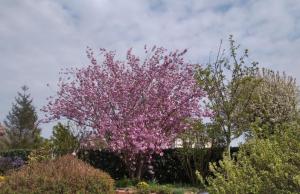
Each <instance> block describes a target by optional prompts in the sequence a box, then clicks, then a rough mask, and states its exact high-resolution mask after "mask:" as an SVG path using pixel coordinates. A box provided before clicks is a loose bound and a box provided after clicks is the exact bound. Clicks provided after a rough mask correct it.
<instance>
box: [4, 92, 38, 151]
mask: <svg viewBox="0 0 300 194" xmlns="http://www.w3.org/2000/svg"><path fill="white" fill-rule="evenodd" d="M21 89H22V91H21V92H18V96H17V97H16V98H15V101H16V102H15V103H13V105H12V109H11V111H10V112H9V114H8V115H7V119H6V120H5V121H4V124H5V127H6V133H7V136H8V138H9V140H10V148H13V149H16V148H28V149H30V148H37V147H38V146H39V145H40V143H41V141H42V138H41V136H40V133H41V129H40V128H38V116H37V113H36V111H35V107H34V106H33V105H32V98H31V96H30V94H29V93H28V87H27V86H23V87H22V88H21Z"/></svg>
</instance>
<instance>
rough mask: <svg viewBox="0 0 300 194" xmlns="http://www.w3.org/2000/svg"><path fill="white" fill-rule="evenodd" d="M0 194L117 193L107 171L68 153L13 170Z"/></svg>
mask: <svg viewBox="0 0 300 194" xmlns="http://www.w3.org/2000/svg"><path fill="white" fill-rule="evenodd" d="M0 193H3V194H4V193H5V194H10V193H18V194H27V193H35V194H42V193H49V194H52V193H53V194H56V193H62V194H75V193H78V194H79V193H90V194H93V193H94V194H99V193H103V194H106V193H114V181H113V179H112V178H111V177H110V176H109V175H108V174H107V173H104V172H103V171H100V170H97V169H94V168H93V167H91V166H90V165H88V164H86V163H84V162H83V161H81V160H79V159H77V158H75V157H74V156H71V155H66V156H63V157H60V158H57V159H55V160H50V161H43V162H35V163H32V164H30V165H26V166H24V167H22V168H21V169H20V170H18V171H15V172H13V173H11V174H10V176H8V177H7V180H6V181H5V182H4V184H3V185H2V186H1V187H0Z"/></svg>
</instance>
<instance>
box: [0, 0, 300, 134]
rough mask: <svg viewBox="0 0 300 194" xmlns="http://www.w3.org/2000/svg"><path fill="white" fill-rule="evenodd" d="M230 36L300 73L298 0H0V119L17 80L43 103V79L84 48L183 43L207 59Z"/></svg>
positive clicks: (196, 57) (77, 62)
mask: <svg viewBox="0 0 300 194" xmlns="http://www.w3.org/2000/svg"><path fill="white" fill-rule="evenodd" d="M229 34H233V35H235V37H236V39H237V41H238V42H239V43H241V44H242V47H243V48H249V50H250V54H251V58H252V59H253V60H256V61H259V62H261V64H262V65H264V66H268V67H271V68H273V69H277V70H285V71H286V72H287V73H289V74H291V75H293V76H295V77H297V76H298V75H299V74H300V62H299V61H300V60H299V57H298V51H299V50H300V44H299V43H300V2H297V1H293V0H285V1H282V0H262V1H256V0H250V1H246V0H240V1H233V0H228V1H217V0H213V1H212V0H204V1H198V0H186V1H181V0H173V1H168V0H155V1H146V0H131V1H124V0H90V1H83V0H81V1H79V0H74V1H72V3H70V1H66V0H64V1H61V0H56V1H50V0H49V1H46V0H45V1H38V0H24V1H20V0H4V1H1V2H0V68H1V71H0V83H1V84H0V89H1V93H0V103H1V104H0V120H3V119H4V117H5V115H6V114H7V112H8V111H9V109H10V105H11V103H12V101H13V97H14V96H15V94H16V92H17V90H18V89H19V88H20V86H21V85H23V84H27V85H28V86H29V87H30V89H31V92H32V96H33V97H34V102H35V103H36V105H37V106H38V108H40V107H41V106H42V105H44V104H45V103H46V100H45V98H46V97H47V96H49V95H51V94H53V93H54V91H51V90H49V88H47V87H46V84H47V83H50V84H52V85H55V83H56V81H57V79H58V72H59V70H60V68H62V67H70V66H83V65H84V64H85V63H87V60H86V58H85V48H86V46H90V47H92V48H99V47H105V48H108V49H113V50H117V51H119V53H122V52H124V51H125V50H126V49H127V48H129V47H133V48H134V50H135V51H136V52H137V53H141V52H140V51H141V48H142V47H143V46H144V45H145V44H148V45H153V44H156V45H159V46H165V47H167V48H169V49H184V48H188V49H189V53H188V55H187V59H188V60H190V61H191V62H201V63H205V62H207V59H208V57H209V55H210V52H212V51H213V52H215V51H216V48H217V47H218V44H219V41H220V39H226V38H228V35H229ZM298 78H300V77H299V76H298ZM54 89H55V88H54ZM45 128H47V129H48V130H45V131H44V132H43V134H44V135H46V136H49V134H50V133H51V131H50V130H49V126H47V127H45Z"/></svg>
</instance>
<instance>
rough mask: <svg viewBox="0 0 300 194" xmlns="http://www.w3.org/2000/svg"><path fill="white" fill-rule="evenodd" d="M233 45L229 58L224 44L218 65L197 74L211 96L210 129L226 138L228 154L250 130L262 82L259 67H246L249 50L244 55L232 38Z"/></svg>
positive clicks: (209, 66)
mask: <svg viewBox="0 0 300 194" xmlns="http://www.w3.org/2000/svg"><path fill="white" fill-rule="evenodd" d="M229 43H230V49H229V55H228V54H227V53H226V50H223V51H222V50H221V47H222V44H220V48H219V51H218V55H217V59H216V61H215V62H214V63H209V64H208V65H207V66H206V67H205V68H202V69H199V71H198V74H197V78H198V82H199V84H200V86H201V87H203V89H204V91H206V92H207V96H208V106H209V107H210V108H211V110H212V111H213V117H212V118H211V120H212V124H211V125H209V126H213V127H214V130H217V131H219V132H220V133H219V132H218V133H217V134H221V135H222V136H223V137H224V140H225V145H226V147H227V151H228V152H229V151H230V143H231V141H232V140H233V139H234V138H237V137H239V136H240V135H241V134H243V133H244V132H245V131H246V130H247V129H248V128H249V124H250V123H249V122H248V120H247V118H248V117H247V114H248V113H249V112H248V109H249V106H250V102H251V99H252V96H253V94H254V90H255V88H256V87H257V85H258V83H259V81H260V80H258V79H255V75H256V74H257V71H258V68H257V63H256V62H251V63H248V64H247V63H246V62H247V58H248V50H245V51H244V52H243V53H241V54H240V53H239V52H238V51H239V50H238V48H239V46H237V45H236V44H235V41H234V40H233V37H232V36H230V38H229Z"/></svg>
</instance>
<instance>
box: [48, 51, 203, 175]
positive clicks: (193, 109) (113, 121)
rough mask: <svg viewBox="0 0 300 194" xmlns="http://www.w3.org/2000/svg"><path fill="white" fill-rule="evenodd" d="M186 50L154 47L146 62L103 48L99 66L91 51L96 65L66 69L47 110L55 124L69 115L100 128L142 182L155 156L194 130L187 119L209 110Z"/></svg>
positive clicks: (103, 137) (134, 56)
mask: <svg viewBox="0 0 300 194" xmlns="http://www.w3.org/2000/svg"><path fill="white" fill-rule="evenodd" d="M185 52H186V51H183V52H179V51H175V52H170V53H169V52H168V53H167V51H166V50H165V49H164V48H155V47H154V48H153V49H151V50H148V49H146V53H147V56H146V57H143V60H141V59H140V58H138V57H137V56H136V55H134V54H132V51H131V50H129V51H128V52H127V56H126V60H125V61H119V60H116V59H115V53H114V52H107V51H105V50H103V51H102V56H103V59H104V61H102V62H98V61H97V60H96V59H95V58H94V55H93V53H92V52H91V51H90V50H89V51H88V57H89V59H90V60H91V65H89V66H88V67H84V68H81V69H71V70H69V71H67V72H66V74H67V77H64V79H61V82H60V83H59V86H60V89H59V91H58V93H57V96H56V97H55V98H54V97H53V98H52V100H51V101H50V102H49V104H48V106H46V107H45V108H44V110H45V111H46V112H47V113H48V116H49V119H50V120H53V119H57V118H60V117H65V118H68V119H71V120H73V121H75V122H77V123H78V124H79V125H82V126H87V127H90V128H93V129H95V130H96V131H97V135H98V138H99V139H101V140H104V141H106V144H107V145H108V148H109V149H111V150H112V151H116V152H118V153H120V154H121V155H122V158H123V160H124V162H125V163H126V164H127V165H128V169H129V171H130V174H131V176H132V177H136V178H140V177H141V173H142V170H143V167H144V166H145V164H147V163H148V162H149V161H150V159H151V157H152V154H153V153H158V154H161V153H162V151H163V149H166V148H168V147H170V146H171V145H172V144H173V142H174V139H175V137H177V135H178V134H179V133H181V132H183V131H184V130H185V129H186V128H188V127H189V123H188V122H187V119H189V118H191V117H194V118H195V117H196V118H199V117H202V116H203V113H204V112H205V111H204V110H203V108H202V106H201V104H200V101H201V100H202V98H203V97H204V95H205V94H204V92H203V91H202V89H201V88H199V87H197V83H196V80H195V79H194V74H195V66H194V65H192V64H189V63H186V62H185V61H184V58H183V55H184V53H185ZM68 78H69V79H68Z"/></svg>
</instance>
